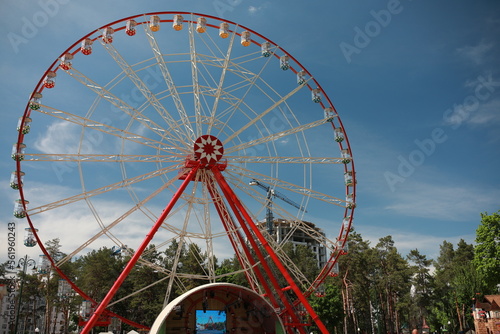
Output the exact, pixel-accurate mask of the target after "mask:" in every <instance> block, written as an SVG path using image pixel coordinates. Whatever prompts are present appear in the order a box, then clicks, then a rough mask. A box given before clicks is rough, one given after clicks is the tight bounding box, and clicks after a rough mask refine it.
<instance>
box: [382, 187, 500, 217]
mask: <svg viewBox="0 0 500 334" xmlns="http://www.w3.org/2000/svg"><path fill="white" fill-rule="evenodd" d="M396 195H397V196H395V197H394V198H393V199H392V202H391V204H389V205H387V206H385V209H386V210H389V211H393V212H394V213H395V214H398V215H402V216H407V217H420V218H429V219H435V220H445V221H455V222H459V221H468V220H470V219H474V218H475V217H476V218H477V215H478V212H482V211H484V209H485V208H488V207H494V206H495V205H497V199H498V198H499V197H500V191H499V190H495V189H492V190H488V189H476V188H473V187H472V186H465V185H457V186H446V185H445V184H443V183H441V184H431V183H412V182H411V181H410V180H406V182H405V187H404V188H401V189H399V190H398V191H397V194H396Z"/></svg>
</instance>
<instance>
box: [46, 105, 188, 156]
mask: <svg viewBox="0 0 500 334" xmlns="http://www.w3.org/2000/svg"><path fill="white" fill-rule="evenodd" d="M41 107H42V108H40V109H38V110H37V112H39V113H41V114H44V115H48V116H51V117H55V118H58V119H60V120H63V121H67V122H71V123H73V124H75V125H80V126H82V127H84V128H87V129H92V130H95V131H100V132H102V133H105V134H108V135H112V136H115V137H117V138H120V139H125V140H129V141H132V142H135V143H138V144H142V145H145V146H149V147H152V148H154V149H157V150H168V152H169V153H170V154H175V152H174V150H173V149H174V148H175V149H176V150H185V148H184V145H183V144H181V142H179V141H177V140H176V141H171V140H169V139H171V138H172V137H168V138H164V139H165V141H164V142H162V141H158V140H155V139H152V138H147V137H144V136H141V135H139V134H137V133H133V132H129V131H126V130H124V129H119V128H116V127H113V126H111V125H108V124H106V123H102V122H98V121H96V120H93V119H90V118H87V117H82V116H78V115H75V114H72V113H70V112H67V111H64V110H60V109H56V108H53V107H50V106H47V105H41ZM157 130H159V131H164V130H163V129H157ZM165 133H166V134H168V132H165ZM187 152H188V151H186V154H187Z"/></svg>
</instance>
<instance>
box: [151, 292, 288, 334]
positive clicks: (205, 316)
mask: <svg viewBox="0 0 500 334" xmlns="http://www.w3.org/2000/svg"><path fill="white" fill-rule="evenodd" d="M173 333H193V334H194V333H196V334H226V333H231V334H232V333H246V334H250V333H259V334H282V333H285V331H284V329H283V324H282V322H281V319H280V318H279V316H278V314H277V313H276V312H275V310H274V309H273V307H272V306H271V305H270V304H269V303H268V302H267V301H266V300H265V299H264V298H262V297H261V296H260V295H258V294H257V293H255V292H254V291H253V290H250V289H247V288H244V287H241V286H238V285H235V284H229V283H212V284H207V285H202V286H200V287H197V288H194V289H192V290H190V291H189V292H187V293H185V294H183V295H181V296H179V297H177V298H175V299H174V300H173V301H171V302H170V303H169V304H168V305H167V307H166V308H164V309H163V311H162V312H161V313H160V315H159V316H158V317H157V318H156V320H155V322H154V324H153V326H152V328H151V331H150V334H173Z"/></svg>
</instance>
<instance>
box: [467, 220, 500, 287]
mask: <svg viewBox="0 0 500 334" xmlns="http://www.w3.org/2000/svg"><path fill="white" fill-rule="evenodd" d="M473 261H474V265H475V266H476V268H477V269H478V271H479V273H480V275H481V276H482V278H483V280H484V282H485V284H486V287H485V288H486V291H484V292H485V293H498V287H497V286H498V285H499V284H500V211H498V212H495V213H493V214H491V215H488V214H487V213H484V214H483V213H482V214H481V225H479V227H478V228H477V230H476V246H475V249H474V260H473Z"/></svg>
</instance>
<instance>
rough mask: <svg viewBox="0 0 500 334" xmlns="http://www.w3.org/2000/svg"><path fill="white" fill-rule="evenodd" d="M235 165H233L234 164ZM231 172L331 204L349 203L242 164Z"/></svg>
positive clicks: (342, 205)
mask: <svg viewBox="0 0 500 334" xmlns="http://www.w3.org/2000/svg"><path fill="white" fill-rule="evenodd" d="M232 167H233V166H232ZM226 171H227V169H226ZM230 173H234V174H235V175H238V176H239V177H240V178H241V177H244V178H245V179H246V180H253V179H258V180H259V182H262V183H265V184H267V185H269V186H272V187H277V188H280V189H282V190H283V191H285V192H286V191H291V192H294V193H296V194H299V195H301V196H307V197H309V198H310V199H316V200H320V201H323V202H326V203H329V204H334V205H338V206H341V207H347V205H348V203H347V201H346V200H345V199H339V198H337V197H334V196H331V195H327V194H324V193H321V192H318V191H315V190H313V189H311V188H305V187H302V186H299V185H296V184H293V183H290V182H286V181H283V180H282V179H279V178H275V177H272V176H269V175H265V174H261V173H258V172H255V171H252V170H249V169H246V168H244V167H242V166H234V168H231V171H230Z"/></svg>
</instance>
